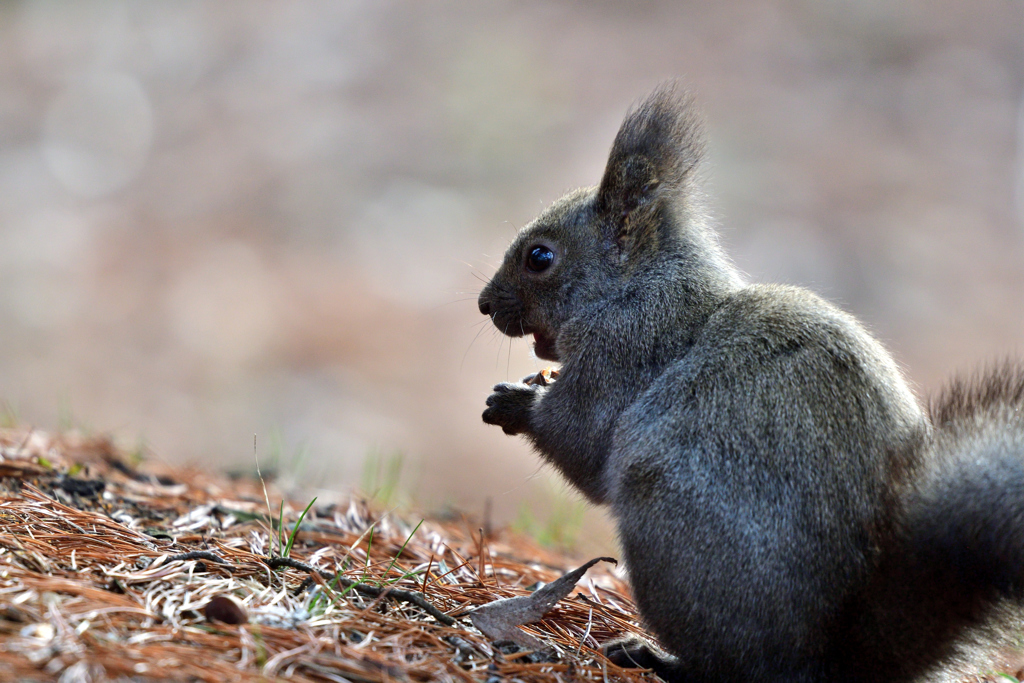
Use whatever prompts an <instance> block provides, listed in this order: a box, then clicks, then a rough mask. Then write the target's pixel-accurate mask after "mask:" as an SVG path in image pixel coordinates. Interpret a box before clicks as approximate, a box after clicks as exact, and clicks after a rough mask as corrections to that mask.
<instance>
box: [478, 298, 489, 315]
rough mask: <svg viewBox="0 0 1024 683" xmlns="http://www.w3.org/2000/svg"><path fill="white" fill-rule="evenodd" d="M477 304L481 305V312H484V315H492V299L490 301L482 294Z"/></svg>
mask: <svg viewBox="0 0 1024 683" xmlns="http://www.w3.org/2000/svg"><path fill="white" fill-rule="evenodd" d="M477 304H478V305H479V306H480V312H481V313H483V314H484V315H490V314H491V302H490V301H488V300H487V299H485V298H484V297H483V296H481V297H480V298H479V299H477Z"/></svg>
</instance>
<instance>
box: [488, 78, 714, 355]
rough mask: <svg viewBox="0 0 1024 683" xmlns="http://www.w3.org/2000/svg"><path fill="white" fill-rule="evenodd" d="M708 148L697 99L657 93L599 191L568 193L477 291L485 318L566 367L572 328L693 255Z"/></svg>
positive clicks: (668, 90) (622, 139) (631, 123)
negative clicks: (668, 264) (564, 339)
mask: <svg viewBox="0 0 1024 683" xmlns="http://www.w3.org/2000/svg"><path fill="white" fill-rule="evenodd" d="M703 147H704V144H703V135H702V132H701V126H700V122H699V119H698V117H697V116H696V115H695V114H694V112H693V109H692V106H691V98H690V96H689V95H688V94H686V93H684V92H680V91H678V90H677V89H676V88H675V87H674V86H672V85H668V86H664V87H662V88H660V89H658V90H657V91H655V92H654V93H653V94H652V95H650V96H649V97H648V98H647V99H646V100H644V101H643V102H642V103H641V104H640V105H639V106H637V107H636V108H634V109H633V111H631V112H630V113H629V114H628V115H627V116H626V119H625V121H624V122H623V123H622V127H621V128H620V129H619V132H618V135H616V136H615V142H614V144H613V145H612V150H611V154H610V156H609V158H608V165H607V167H606V169H605V172H604V177H603V178H602V179H601V184H600V185H599V186H598V187H596V188H587V189H582V190H576V191H574V192H570V193H569V194H567V195H566V196H564V197H562V198H561V199H559V200H558V201H556V202H555V203H554V204H553V205H552V206H551V207H550V208H548V209H547V210H546V211H544V212H543V213H542V214H541V215H540V216H538V217H537V218H536V219H535V220H534V221H533V222H532V223H530V224H529V225H527V226H526V227H524V228H523V229H522V230H520V232H519V234H518V235H517V236H516V239H515V240H514V241H513V242H512V245H511V246H510V247H509V248H508V251H507V252H506V253H505V259H504V261H503V262H502V264H501V266H500V267H499V268H498V272H497V273H495V275H494V277H493V278H492V279H491V281H490V282H488V283H487V285H486V286H485V287H484V289H483V291H481V292H480V298H479V305H480V312H481V313H483V314H484V315H488V316H490V317H491V320H492V321H493V322H494V324H495V325H496V326H497V328H498V329H499V330H500V331H501V332H502V333H504V334H507V335H511V336H513V337H519V336H525V335H527V334H532V335H533V336H534V339H535V342H536V344H535V347H534V348H535V352H536V354H537V356H538V357H540V358H543V359H546V360H553V361H558V360H560V358H559V350H558V348H557V344H556V341H557V339H558V334H559V330H560V329H561V326H562V325H563V324H564V323H565V321H567V320H569V319H571V318H572V317H574V316H575V315H578V314H580V313H582V312H583V311H584V310H585V309H586V308H587V307H588V306H592V305H600V304H601V302H602V301H605V300H607V299H608V297H609V296H613V295H615V294H616V293H618V292H621V291H622V289H623V286H624V284H625V282H626V281H627V280H629V279H631V278H633V277H635V276H636V275H637V274H639V273H643V272H647V271H650V270H651V269H652V268H653V267H654V265H655V264H656V263H658V262H659V261H665V260H667V259H668V260H671V259H676V260H678V258H679V257H680V256H683V257H684V258H685V257H686V256H687V254H688V252H691V251H692V249H691V248H690V247H691V246H692V245H691V244H690V243H691V241H692V240H689V239H688V237H687V233H688V232H691V231H694V230H698V228H697V227H696V226H695V224H696V223H700V222H701V221H700V220H699V219H700V216H699V215H698V214H699V209H698V208H696V207H695V206H694V199H695V197H696V191H695V186H694V180H695V179H694V175H695V173H696V167H697V164H698V162H699V160H700V157H701V154H702V152H703ZM699 230H700V231H701V232H706V229H704V228H703V227H701V228H699Z"/></svg>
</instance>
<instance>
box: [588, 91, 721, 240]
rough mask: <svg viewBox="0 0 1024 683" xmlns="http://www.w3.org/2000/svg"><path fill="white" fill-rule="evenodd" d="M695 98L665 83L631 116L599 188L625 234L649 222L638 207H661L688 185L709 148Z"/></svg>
mask: <svg viewBox="0 0 1024 683" xmlns="http://www.w3.org/2000/svg"><path fill="white" fill-rule="evenodd" d="M692 100H693V98H692V97H691V96H690V94H689V93H687V92H685V91H681V90H679V89H678V88H677V87H676V85H675V84H674V83H669V84H666V85H663V86H661V87H660V88H658V89H657V90H655V91H654V93H652V94H651V95H650V96H649V97H648V98H647V99H646V100H644V101H643V102H642V103H641V104H640V105H639V106H638V107H636V108H634V109H633V110H632V111H631V112H630V113H629V114H627V115H626V119H625V121H623V122H622V127H621V128H620V129H619V133H618V135H616V136H615V142H614V143H613V144H612V151H611V154H610V155H609V157H608V166H607V167H606V168H605V172H604V177H603V178H602V179H601V185H600V186H599V187H598V191H597V209H598V211H599V212H600V213H603V214H605V215H606V216H608V218H609V219H610V220H611V222H612V225H614V226H615V229H616V230H617V231H618V232H619V233H620V234H621V233H626V232H629V231H630V229H631V226H635V225H639V224H641V223H644V222H645V221H638V220H630V219H631V218H634V217H635V218H640V216H634V214H635V213H636V212H637V211H644V212H646V211H648V210H651V209H655V208H656V207H657V206H658V205H659V204H660V203H661V200H662V199H664V198H666V197H671V196H673V195H674V194H675V193H677V192H679V191H680V190H681V189H684V188H685V185H686V184H687V182H688V180H689V179H690V178H691V176H692V175H693V171H694V169H695V168H696V166H697V164H698V162H699V161H700V159H701V156H702V155H703V152H704V135H703V131H702V128H701V123H700V117H699V116H698V115H697V114H696V113H695V112H694V107H693V103H692Z"/></svg>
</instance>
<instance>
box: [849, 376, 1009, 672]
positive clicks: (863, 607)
mask: <svg viewBox="0 0 1024 683" xmlns="http://www.w3.org/2000/svg"><path fill="white" fill-rule="evenodd" d="M930 414H931V418H932V423H933V425H934V427H935V431H934V435H933V438H932V441H931V444H930V453H929V454H928V455H927V458H926V461H925V462H924V463H923V464H922V470H923V471H922V472H921V473H920V475H919V476H917V477H914V483H913V484H912V486H911V489H910V491H908V494H907V496H906V497H905V498H904V507H903V510H902V515H900V519H899V521H898V523H897V529H896V533H894V534H893V536H892V538H893V540H892V545H890V546H888V547H885V548H881V549H880V554H879V558H878V565H877V571H876V572H875V573H874V576H873V579H872V581H871V582H870V584H869V585H868V586H867V587H866V588H865V590H864V591H863V592H862V593H860V594H858V595H857V596H856V597H855V598H854V600H853V601H852V603H851V604H850V606H849V607H850V609H849V610H848V614H849V615H851V616H850V621H851V622H853V623H847V624H846V628H844V630H845V631H846V632H847V633H852V634H854V636H853V642H850V641H847V642H846V643H841V644H840V645H839V647H842V648H843V650H844V652H843V653H836V654H837V659H839V660H842V661H843V662H844V667H846V670H845V671H844V674H845V675H841V676H840V678H843V679H848V680H886V681H910V680H915V679H917V678H919V677H921V676H922V675H924V674H926V673H928V672H929V671H930V670H932V669H933V668H935V667H936V666H937V665H940V664H944V663H947V662H949V661H950V660H952V659H954V658H956V657H957V656H958V655H959V654H961V653H960V652H959V648H960V646H961V644H962V643H963V642H964V639H965V636H968V635H969V634H971V633H972V632H973V633H975V634H979V635H983V637H986V639H987V637H990V636H991V635H992V633H989V632H991V631H993V630H998V624H999V622H1000V618H1001V617H1003V616H1006V615H1007V614H1010V613H1011V610H1010V609H1008V608H1009V607H1010V606H1011V605H1012V604H1013V603H1017V604H1022V603H1024V366H1019V365H1013V364H1010V363H1007V364H1004V365H1003V366H1000V367H998V368H996V369H994V370H992V371H989V372H987V373H985V374H984V375H983V376H982V377H980V378H977V379H976V380H974V381H957V382H954V383H953V384H952V385H951V386H950V388H949V389H948V390H947V391H946V392H945V393H944V394H943V395H942V396H941V398H940V399H939V400H938V401H937V402H935V403H934V404H933V405H932V406H931V407H930ZM853 603H855V604H853ZM993 626H994V627H993ZM986 630H987V631H988V632H986ZM844 655H845V656H844ZM850 674H853V675H850Z"/></svg>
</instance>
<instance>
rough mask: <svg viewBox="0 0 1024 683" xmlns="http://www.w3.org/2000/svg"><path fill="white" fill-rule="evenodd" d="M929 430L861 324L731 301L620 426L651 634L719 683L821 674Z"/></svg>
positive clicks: (617, 458)
mask: <svg viewBox="0 0 1024 683" xmlns="http://www.w3.org/2000/svg"><path fill="white" fill-rule="evenodd" d="M928 433H929V427H928V421H927V419H926V416H925V414H924V411H923V410H922V409H921V408H920V406H919V405H918V403H917V401H916V399H915V398H914V396H913V394H912V392H911V391H910V389H909V388H908V387H907V385H906V383H905V381H904V380H903V378H902V376H901V375H900V373H899V371H898V369H897V368H896V366H895V364H894V363H893V361H892V359H891V358H890V357H889V356H888V355H887V354H886V353H885V352H884V350H883V349H882V348H881V347H880V346H879V345H878V343H877V342H875V341H874V340H873V339H872V338H871V337H870V335H868V334H867V332H866V331H864V329H863V328H862V327H861V326H860V325H859V324H858V323H857V322H856V321H855V320H854V319H853V318H852V317H851V316H849V315H847V314H845V313H843V312H842V311H839V310H838V309H836V308H835V307H833V306H831V305H830V304H828V303H827V302H825V301H823V300H822V299H820V298H819V297H817V296H816V295H814V294H812V293H810V292H808V291H806V290H802V289H799V288H795V287H784V286H776V285H752V286H749V287H746V288H744V289H742V290H740V291H738V292H737V293H735V294H733V295H732V296H731V297H729V298H728V299H727V300H726V301H725V302H724V303H723V304H722V305H721V306H720V307H719V308H718V309H717V310H716V312H715V313H714V314H713V315H712V316H711V317H710V318H709V320H708V321H707V323H706V325H705V326H704V327H703V328H702V330H701V332H700V333H699V335H698V336H697V338H696V340H695V342H694V344H693V346H692V347H690V348H689V349H688V351H687V352H686V353H685V355H683V357H681V358H679V359H678V360H676V361H674V362H672V363H670V364H669V365H668V366H667V367H666V369H665V371H664V372H663V373H662V375H661V376H660V377H659V378H658V380H657V381H655V382H654V383H653V384H652V385H651V386H650V387H649V388H648V389H647V390H646V391H645V392H644V393H643V395H642V396H640V397H639V398H638V400H637V401H636V402H635V403H634V404H633V405H632V406H630V408H629V409H627V410H626V411H625V412H624V413H623V414H622V416H621V418H620V420H619V421H618V424H617V429H616V433H615V438H614V441H613V446H612V455H611V458H610V461H609V473H608V474H609V476H610V477H612V478H613V479H614V483H613V484H612V486H611V487H610V489H611V490H612V491H613V495H612V497H611V498H612V507H613V510H614V512H615V516H616V518H617V520H618V522H619V534H620V538H621V539H622V543H623V550H624V552H625V556H626V563H627V566H629V567H631V568H632V569H631V579H632V584H633V589H634V593H635V597H636V599H637V601H638V605H639V606H640V608H641V611H642V612H643V614H644V615H645V617H646V619H647V621H648V624H649V626H650V627H651V628H652V630H654V631H655V632H656V633H658V635H659V637H660V639H661V640H662V641H663V642H664V643H665V645H666V646H667V647H668V648H669V649H670V650H672V651H673V652H685V653H687V654H688V655H689V656H690V657H692V660H691V661H688V662H687V663H686V666H685V669H686V670H688V671H700V670H702V669H703V668H704V666H708V667H709V668H708V669H707V670H706V671H704V673H705V674H706V675H708V676H709V677H711V678H714V679H715V680H726V679H728V678H729V677H730V676H732V675H736V676H740V675H745V676H754V677H757V676H759V675H767V673H768V672H770V671H771V670H772V668H773V667H777V666H778V665H779V662H780V661H781V660H782V659H786V660H789V662H790V664H789V666H787V667H786V668H787V669H789V670H790V671H797V670H800V669H801V667H804V666H806V667H810V669H811V670H809V671H808V676H811V677H813V675H812V674H813V671H812V670H814V668H815V667H819V666H821V663H822V662H823V661H824V659H825V654H826V653H825V651H824V648H825V647H826V643H827V639H826V638H823V637H822V634H824V633H828V632H831V631H833V630H835V629H836V628H838V625H839V621H840V620H841V619H842V614H843V608H844V605H845V603H846V601H847V600H848V599H849V597H850V596H851V595H852V594H853V593H855V592H856V591H857V590H858V589H859V586H860V585H861V584H863V583H864V582H866V581H867V580H868V576H869V575H870V572H871V571H872V570H873V567H874V562H875V556H874V549H875V548H877V547H878V545H879V544H880V543H882V542H883V540H884V539H885V538H886V537H887V535H888V534H890V533H891V530H890V528H889V524H888V520H889V519H890V518H891V515H892V513H893V512H894V508H895V507H896V505H897V502H896V500H895V497H894V495H893V494H894V491H895V490H896V489H897V488H904V487H905V485H904V484H897V482H898V481H900V480H903V479H905V478H906V476H907V474H908V473H909V472H911V471H913V470H915V469H916V468H917V467H918V458H919V456H920V453H921V446H922V444H923V443H924V442H925V441H926V440H927V439H928ZM667 538H675V539H677V540H676V541H675V542H666V539H667ZM712 577H713V578H712ZM702 662H704V663H706V664H702ZM726 662H731V663H732V664H731V666H735V667H736V670H735V671H727V670H724V669H723V667H724V666H725V663H726ZM817 673H819V674H820V673H821V672H820V671H818V672H817Z"/></svg>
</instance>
